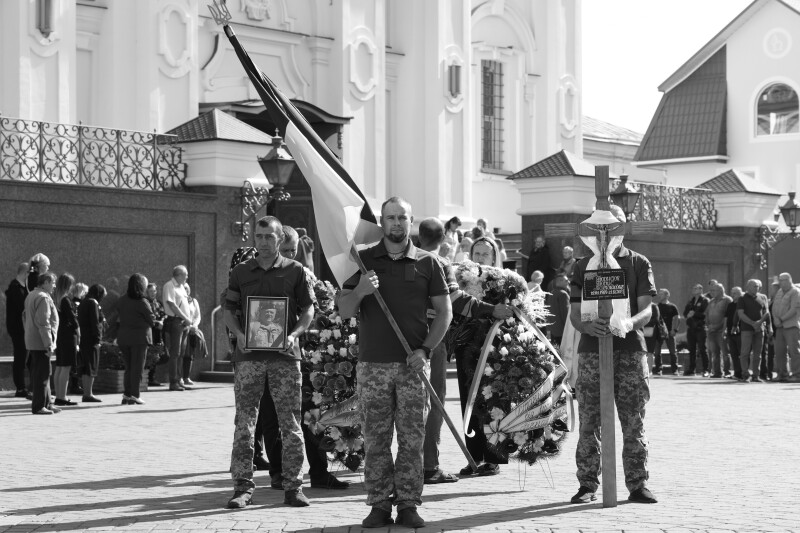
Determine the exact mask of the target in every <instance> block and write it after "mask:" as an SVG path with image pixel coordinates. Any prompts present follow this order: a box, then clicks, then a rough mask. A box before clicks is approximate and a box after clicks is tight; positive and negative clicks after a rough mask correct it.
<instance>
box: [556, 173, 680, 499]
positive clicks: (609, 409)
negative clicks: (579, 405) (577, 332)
mask: <svg viewBox="0 0 800 533" xmlns="http://www.w3.org/2000/svg"><path fill="white" fill-rule="evenodd" d="M608 188H609V182H608V167H607V166H598V167H595V184H594V190H595V196H597V200H596V203H595V208H596V209H597V210H602V211H609V210H610V203H609V200H608ZM663 231H664V229H663V224H662V222H661V221H660V220H658V221H648V222H625V223H622V222H620V223H616V224H607V225H606V224H597V225H595V224H586V223H581V224H575V223H565V224H545V225H544V233H545V236H546V237H574V236H576V235H579V236H584V237H598V247H599V249H600V270H603V269H607V268H608V265H607V263H606V248H607V246H608V239H609V237H613V236H615V235H642V234H648V233H662V232H663ZM618 297H619V296H618ZM597 307H598V309H597V315H598V317H600V318H603V319H606V320H608V319H609V318H610V317H611V314H612V312H613V309H612V306H611V299H600V300H598V306H597ZM598 340H599V344H600V426H601V430H600V431H601V437H602V438H601V457H602V465H603V468H602V472H603V474H602V476H603V484H602V487H603V507H616V506H617V460H616V455H615V454H616V450H615V442H614V441H615V437H614V425H615V422H614V359H613V351H614V345H613V343H614V340H613V337H612V336H611V335H609V336H607V337H600V338H599V339H598Z"/></svg>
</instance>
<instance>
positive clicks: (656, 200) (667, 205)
mask: <svg viewBox="0 0 800 533" xmlns="http://www.w3.org/2000/svg"><path fill="white" fill-rule="evenodd" d="M628 183H629V184H630V185H633V186H634V188H635V189H636V190H637V191H639V192H640V193H641V194H642V196H641V197H640V198H639V202H638V203H637V204H636V210H635V211H634V212H633V214H632V215H631V217H630V219H631V220H663V221H664V228H665V229H666V228H669V229H693V230H708V231H713V230H715V229H717V210H716V208H715V207H714V197H713V196H712V194H711V191H710V190H708V189H692V188H687V187H668V186H665V185H657V184H652V183H634V182H630V181H629V182H628ZM617 185H619V180H618V179H612V180H611V185H610V187H611V190H612V191H613V190H614V189H616V187H617Z"/></svg>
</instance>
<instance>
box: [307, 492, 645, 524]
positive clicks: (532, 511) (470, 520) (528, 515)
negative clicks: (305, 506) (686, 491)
mask: <svg viewBox="0 0 800 533" xmlns="http://www.w3.org/2000/svg"><path fill="white" fill-rule="evenodd" d="M482 494H483V493H482ZM485 494H490V495H496V494H497V493H496V492H487V493H485ZM475 495H477V494H470V496H475ZM450 496H452V495H450ZM456 496H458V495H456ZM430 499H431V498H426V500H430ZM629 503H630V502H627V501H624V502H622V501H621V502H619V504H618V505H627V504H629ZM600 507H602V503H601V502H599V501H597V502H594V503H591V504H586V505H575V504H571V503H569V502H563V503H547V504H541V505H531V506H528V507H517V508H516V509H503V510H502V511H497V512H494V513H491V512H489V513H487V512H481V513H479V514H472V515H462V516H459V517H456V518H448V519H446V520H437V521H433V522H432V521H426V522H425V527H424V528H423V530H433V531H456V530H459V531H460V530H465V529H470V530H471V529H479V528H482V527H487V526H493V525H498V524H503V523H505V522H516V521H519V520H535V519H537V518H545V517H551V516H558V515H562V514H567V513H575V512H580V511H585V510H587V509H597V508H600ZM366 514H367V513H366V512H365V513H364V516H366ZM420 515H422V517H423V518H425V508H424V506H423V507H422V508H420ZM534 525H535V524H530V523H526V524H525V526H526V527H532V526H534ZM395 527H396V526H395ZM395 527H392V530H396V529H395ZM344 528H347V526H340V527H338V528H337V530H341V529H344ZM497 529H503V526H500V527H498V528H497ZM350 530H351V531H360V530H361V524H353V525H352V526H350ZM318 531H320V528H308V529H298V530H296V531H295V533H316V532H318Z"/></svg>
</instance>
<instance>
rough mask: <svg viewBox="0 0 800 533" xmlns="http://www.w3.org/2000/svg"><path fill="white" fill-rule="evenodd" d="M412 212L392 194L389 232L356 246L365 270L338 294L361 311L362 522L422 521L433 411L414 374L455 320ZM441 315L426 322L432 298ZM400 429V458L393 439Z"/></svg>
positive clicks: (345, 309)
mask: <svg viewBox="0 0 800 533" xmlns="http://www.w3.org/2000/svg"><path fill="white" fill-rule="evenodd" d="M413 221H414V217H413V215H412V211H411V205H410V204H409V203H408V202H406V201H405V200H403V199H402V198H397V197H393V198H390V199H388V200H387V201H386V202H384V204H383V205H382V206H381V225H382V226H383V231H384V238H383V240H381V241H380V242H379V243H378V244H376V245H375V246H372V247H371V248H367V249H365V250H362V251H361V252H359V256H360V258H361V261H362V262H363V263H364V266H365V268H366V269H368V271H367V272H366V273H365V274H363V275H362V274H360V273H357V274H355V275H354V276H352V277H351V278H350V279H349V280H348V281H347V282H345V284H344V287H343V289H342V292H341V294H340V296H339V300H338V305H339V311H340V313H341V315H342V317H343V318H349V317H352V316H354V315H355V314H356V312H358V317H359V352H358V359H359V362H358V366H357V370H356V371H357V376H358V393H359V398H360V403H361V408H362V410H363V412H364V425H363V431H364V449H365V453H366V455H365V458H364V459H365V460H364V485H365V486H366V489H367V505H371V506H372V511H371V512H370V514H369V515H368V516H367V517H366V518H365V519H364V521H363V522H362V526H363V527H367V528H371V527H384V526H387V525H389V524H391V523H392V522H393V520H392V512H391V510H392V503H394V504H395V505H397V524H399V525H403V526H407V527H414V528H417V527H424V525H425V522H424V521H423V520H422V518H420V516H419V514H417V505H420V504H421V503H422V488H423V466H422V454H423V442H424V440H425V420H426V418H427V415H428V409H429V398H428V392H427V389H426V388H425V385H424V383H423V381H422V378H421V377H420V376H419V375H417V374H418V373H424V374H425V375H427V374H428V373H429V372H430V369H429V365H428V359H429V358H430V354H431V350H433V348H434V347H436V346H437V345H438V344H439V343H440V342H441V340H442V338H443V337H444V334H445V332H446V331H447V327H448V326H449V324H450V320H451V318H452V309H451V305H450V297H449V291H448V287H447V282H446V280H445V276H444V272H443V270H442V267H441V265H440V264H439V262H438V261H437V260H436V258H435V257H434V256H433V254H430V253H429V252H425V251H423V250H419V249H418V248H416V247H415V246H414V245H413V244H412V243H411V240H410V238H409V234H410V231H411V223H412V222H413ZM376 291H380V294H381V295H382V296H383V299H384V300H385V301H386V305H387V306H388V308H389V311H391V314H392V316H394V317H396V320H397V323H398V325H399V328H400V331H401V332H402V334H403V336H404V337H405V338H406V340H407V341H408V344H409V345H410V346H411V347H413V348H414V350H413V352H412V353H411V354H410V355H407V352H406V350H405V348H404V347H403V344H402V343H401V341H400V339H399V338H398V336H397V335H396V334H395V332H394V331H393V329H392V327H391V324H390V322H389V319H388V318H387V316H386V315H385V314H384V313H383V312H382V310H381V308H380V306H379V303H378V301H377V298H376V296H375V294H374V293H375V292H376ZM429 299H430V302H431V304H432V306H433V309H434V310H435V311H436V318H434V320H433V321H432V322H431V325H430V328H429V327H428V321H427V308H428V302H429ZM394 427H397V444H398V447H397V458H396V460H395V461H394V464H393V463H392V453H391V445H392V439H393V434H394Z"/></svg>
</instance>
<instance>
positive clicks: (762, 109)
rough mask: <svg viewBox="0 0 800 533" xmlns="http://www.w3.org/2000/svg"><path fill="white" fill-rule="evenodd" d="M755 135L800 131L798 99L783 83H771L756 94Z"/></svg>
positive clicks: (792, 90)
mask: <svg viewBox="0 0 800 533" xmlns="http://www.w3.org/2000/svg"><path fill="white" fill-rule="evenodd" d="M756 118H757V124H758V126H757V127H756V135H759V136H761V135H780V134H782V133H798V132H800V123H799V122H798V121H799V120H800V100H798V98H797V92H796V91H795V90H794V89H792V88H791V87H790V86H788V85H786V84H785V83H773V84H772V85H770V86H768V87H767V88H766V89H764V90H763V91H761V94H760V95H759V96H758V111H757V117H756Z"/></svg>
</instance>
